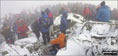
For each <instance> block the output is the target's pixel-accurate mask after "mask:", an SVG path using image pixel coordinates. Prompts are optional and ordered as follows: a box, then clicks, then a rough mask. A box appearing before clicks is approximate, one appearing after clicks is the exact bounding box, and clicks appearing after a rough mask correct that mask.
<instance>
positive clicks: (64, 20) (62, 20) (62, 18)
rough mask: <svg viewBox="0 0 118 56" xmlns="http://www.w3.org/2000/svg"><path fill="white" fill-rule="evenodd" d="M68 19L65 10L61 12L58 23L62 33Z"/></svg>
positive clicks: (64, 31)
mask: <svg viewBox="0 0 118 56" xmlns="http://www.w3.org/2000/svg"><path fill="white" fill-rule="evenodd" d="M68 23H69V22H68V20H67V11H64V12H63V13H62V17H61V25H60V31H61V32H62V33H64V34H65V33H66V29H67V25H68Z"/></svg>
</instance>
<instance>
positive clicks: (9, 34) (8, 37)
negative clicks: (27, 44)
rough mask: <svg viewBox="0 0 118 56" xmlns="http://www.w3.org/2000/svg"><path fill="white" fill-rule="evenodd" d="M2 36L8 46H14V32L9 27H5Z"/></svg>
mask: <svg viewBox="0 0 118 56" xmlns="http://www.w3.org/2000/svg"><path fill="white" fill-rule="evenodd" d="M1 34H2V35H3V36H4V37H5V40H6V42H7V43H8V44H14V39H13V32H12V31H11V28H10V27H9V26H3V30H2V31H1Z"/></svg>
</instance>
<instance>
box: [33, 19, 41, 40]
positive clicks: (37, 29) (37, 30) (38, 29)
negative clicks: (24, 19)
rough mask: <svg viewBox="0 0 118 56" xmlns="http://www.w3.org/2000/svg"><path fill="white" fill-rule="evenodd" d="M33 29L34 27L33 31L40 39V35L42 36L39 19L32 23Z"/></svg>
mask: <svg viewBox="0 0 118 56" xmlns="http://www.w3.org/2000/svg"><path fill="white" fill-rule="evenodd" d="M31 29H32V31H33V33H34V34H35V35H36V37H37V39H38V40H39V37H40V26H39V23H38V20H37V19H36V20H35V21H34V22H33V23H32V25H31Z"/></svg>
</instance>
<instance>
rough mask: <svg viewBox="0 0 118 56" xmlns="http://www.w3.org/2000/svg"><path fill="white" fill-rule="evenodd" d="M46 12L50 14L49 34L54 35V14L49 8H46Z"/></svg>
mask: <svg viewBox="0 0 118 56" xmlns="http://www.w3.org/2000/svg"><path fill="white" fill-rule="evenodd" d="M45 12H46V14H47V15H48V20H49V22H48V23H49V24H50V26H49V27H50V28H49V35H50V36H52V35H53V33H54V32H53V14H52V13H51V11H50V10H49V9H48V8H47V9H45Z"/></svg>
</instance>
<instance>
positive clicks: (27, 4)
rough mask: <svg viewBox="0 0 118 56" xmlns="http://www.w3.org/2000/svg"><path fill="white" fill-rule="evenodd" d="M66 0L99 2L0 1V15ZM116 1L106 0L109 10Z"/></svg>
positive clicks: (57, 2) (97, 3) (113, 6)
mask: <svg viewBox="0 0 118 56" xmlns="http://www.w3.org/2000/svg"><path fill="white" fill-rule="evenodd" d="M68 2H69V3H74V2H82V3H88V4H94V5H99V4H100V3H101V1H1V17H4V16H5V15H8V13H12V14H14V13H20V12H21V11H22V10H23V9H25V10H26V11H28V10H31V11H34V10H35V9H36V8H38V9H39V8H40V6H41V5H55V4H60V3H61V4H67V3H68ZM117 3H118V1H106V4H107V5H108V6H109V7H110V8H111V10H113V9H114V8H117Z"/></svg>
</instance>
